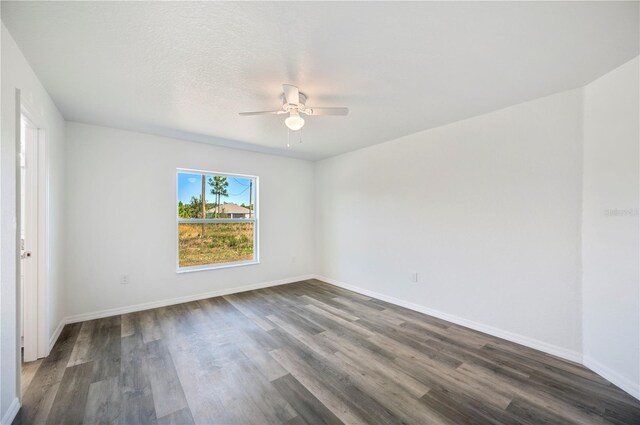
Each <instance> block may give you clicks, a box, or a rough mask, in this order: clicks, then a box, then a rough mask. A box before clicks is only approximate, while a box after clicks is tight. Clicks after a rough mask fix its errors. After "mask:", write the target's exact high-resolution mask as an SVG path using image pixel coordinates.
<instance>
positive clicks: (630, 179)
mask: <svg viewBox="0 0 640 425" xmlns="http://www.w3.org/2000/svg"><path fill="white" fill-rule="evenodd" d="M638 64H639V59H638V58H636V59H634V60H633V61H631V62H628V63H627V64H625V65H623V66H621V67H620V68H618V69H616V70H614V71H612V72H610V73H608V74H606V75H605V76H603V77H601V78H599V79H598V80H596V81H594V82H592V83H591V84H589V85H588V86H587V87H586V88H585V108H584V189H583V215H582V223H583V225H582V226H583V227H582V229H583V234H582V256H583V257H582V258H583V276H582V282H583V318H584V323H583V326H584V329H583V330H584V356H585V363H586V364H587V365H589V366H591V367H593V368H594V369H595V370H596V371H598V372H600V373H601V374H602V375H604V376H605V377H607V378H609V379H610V380H613V381H614V382H615V383H617V384H618V385H619V386H621V387H622V388H624V389H625V390H627V391H628V392H630V393H632V394H634V395H635V396H636V397H638V398H640V276H639V267H640V264H639V258H640V252H639V250H638V244H639V243H640V240H639V238H638V231H639V218H638V208H639V198H638V192H639V191H640V186H639V179H640V172H639V165H638V164H639V157H638V155H639V149H638V147H639V146H638V145H639V143H640V142H639V140H640V131H639V115H640V110H639V107H638V104H639V102H640V99H639V96H638V91H639V89H640V88H639V85H638V78H639V75H640V68H639V66H638ZM612 210H613V211H612ZM615 210H618V211H617V212H616V211H615Z"/></svg>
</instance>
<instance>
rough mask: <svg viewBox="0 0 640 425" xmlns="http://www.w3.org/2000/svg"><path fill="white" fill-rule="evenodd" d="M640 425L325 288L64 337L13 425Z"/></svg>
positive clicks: (540, 356)
mask: <svg viewBox="0 0 640 425" xmlns="http://www.w3.org/2000/svg"><path fill="white" fill-rule="evenodd" d="M35 423H38V424H40V423H42V424H45V423H46V424H64V425H73V424H85V425H88V424H131V425H133V424H193V423H196V424H279V423H287V424H339V423H346V424H365V423H366V424H397V423H404V424H467V423H469V424H471V423H473V424H541V423H544V424H602V423H613V424H640V402H638V401H637V400H635V399H634V398H632V397H631V396H629V395H628V394H626V393H624V392H623V391H622V390H620V389H618V388H616V387H615V386H613V385H612V384H610V383H609V382H607V381H606V380H604V379H603V378H601V377H599V376H598V375H596V374H594V373H593V372H591V371H589V370H587V369H585V368H584V367H582V366H580V365H577V364H573V363H570V362H567V361H563V360H561V359H558V358H555V357H552V356H549V355H546V354H544V353H541V352H539V351H535V350H532V349H529V348H526V347H523V346H520V345H517V344H513V343H510V342H507V341H504V340H501V339H498V338H495V337H492V336H489V335H485V334H482V333H479V332H475V331H472V330H469V329H467V328H464V327H461V326H457V325H454V324H451V323H448V322H445V321H443V320H439V319H436V318H433V317H430V316H426V315H423V314H420V313H416V312H413V311H410V310H406V309H403V308H401V307H397V306H394V305H391V304H388V303H385V302H382V301H378V300H375V299H371V298H368V297H365V296H362V295H359V294H356V293H353V292H349V291H345V290H342V289H339V288H336V287H334V286H331V285H328V284H325V283H322V282H319V281H315V280H314V281H306V282H299V283H294V284H290V285H284V286H278V287H273V288H269V289H261V290H257V291H251V292H245V293H241V294H236V295H231V296H225V297H217V298H210V299H206V300H202V301H196V302H190V303H185V304H179V305H174V306H170V307H164V308H158V309H154V310H147V311H142V312H138V313H132V314H125V315H122V316H116V317H109V318H106V319H99V320H92V321H87V322H83V323H74V324H70V325H67V326H66V327H65V328H64V330H63V332H62V335H61V336H60V339H59V340H58V342H57V344H56V345H55V347H54V349H53V351H52V352H51V354H50V355H49V357H47V358H46V359H44V360H43V361H42V363H41V364H40V367H38V368H37V371H36V373H35V376H34V377H33V379H32V380H31V383H30V385H29V387H28V388H27V391H26V393H25V396H24V399H23V407H22V409H21V410H20V412H19V414H18V417H17V418H16V420H15V421H14V424H35Z"/></svg>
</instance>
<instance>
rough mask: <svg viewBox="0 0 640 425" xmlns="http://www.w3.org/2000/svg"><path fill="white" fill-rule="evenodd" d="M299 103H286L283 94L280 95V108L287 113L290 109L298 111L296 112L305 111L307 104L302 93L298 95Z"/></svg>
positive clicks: (305, 97)
mask: <svg viewBox="0 0 640 425" xmlns="http://www.w3.org/2000/svg"><path fill="white" fill-rule="evenodd" d="M299 99H300V100H299V102H300V103H298V104H297V105H296V104H293V103H287V98H286V97H285V96H284V93H283V94H282V108H283V109H284V110H285V111H287V112H289V111H291V110H292V109H298V110H304V109H305V106H304V105H305V104H306V103H307V96H306V95H305V94H304V93H300V95H299Z"/></svg>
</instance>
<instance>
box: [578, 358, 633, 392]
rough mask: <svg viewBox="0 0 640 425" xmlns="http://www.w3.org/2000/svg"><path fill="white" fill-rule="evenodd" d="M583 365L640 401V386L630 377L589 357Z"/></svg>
mask: <svg viewBox="0 0 640 425" xmlns="http://www.w3.org/2000/svg"><path fill="white" fill-rule="evenodd" d="M583 364H584V365H585V366H586V367H588V368H589V369H591V370H592V371H594V372H595V373H597V374H598V375H600V376H602V377H603V378H604V379H606V380H607V381H609V382H612V383H613V384H614V385H616V386H617V387H618V388H620V389H622V390H624V391H626V392H627V393H629V394H630V395H632V396H633V397H635V398H637V399H638V400H640V385H638V383H634V382H633V381H631V379H629V378H628V377H626V376H624V375H621V374H619V373H618V372H615V371H613V370H611V369H609V368H608V367H606V366H605V365H603V364H602V363H600V362H598V361H597V360H594V359H593V358H591V357H589V356H587V355H585V356H584V363H583Z"/></svg>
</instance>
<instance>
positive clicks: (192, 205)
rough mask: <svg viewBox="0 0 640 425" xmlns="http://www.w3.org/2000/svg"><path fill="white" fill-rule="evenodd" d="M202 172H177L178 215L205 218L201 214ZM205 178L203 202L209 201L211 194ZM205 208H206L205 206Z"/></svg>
mask: <svg viewBox="0 0 640 425" xmlns="http://www.w3.org/2000/svg"><path fill="white" fill-rule="evenodd" d="M203 177H204V176H203V175H202V174H194V173H178V217H179V218H205V217H203V215H202V178H203ZM206 183H207V182H206V179H205V197H204V199H205V202H206V203H209V202H210V200H211V196H210V195H209V194H208V193H207V192H208V191H209V188H208V185H207V184H206ZM205 209H206V208H205Z"/></svg>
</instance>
